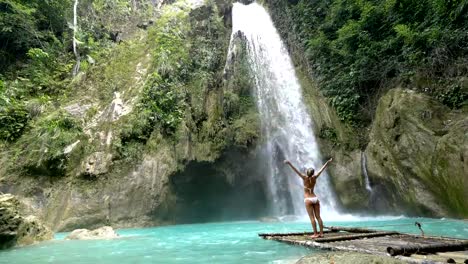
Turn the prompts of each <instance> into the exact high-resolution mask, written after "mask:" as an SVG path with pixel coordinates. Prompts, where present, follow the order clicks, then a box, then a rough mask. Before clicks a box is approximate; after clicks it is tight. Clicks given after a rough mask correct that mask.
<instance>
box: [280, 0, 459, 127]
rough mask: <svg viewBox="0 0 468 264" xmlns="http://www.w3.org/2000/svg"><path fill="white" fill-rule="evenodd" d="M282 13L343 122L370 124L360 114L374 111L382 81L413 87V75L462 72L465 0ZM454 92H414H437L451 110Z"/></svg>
mask: <svg viewBox="0 0 468 264" xmlns="http://www.w3.org/2000/svg"><path fill="white" fill-rule="evenodd" d="M272 1H273V0H272ZM276 2H277V1H276ZM286 12H288V13H289V16H290V17H291V19H292V23H293V25H294V30H295V32H296V34H297V35H298V37H299V40H300V44H301V45H302V47H303V48H304V50H305V51H306V56H307V61H308V64H309V65H311V66H312V70H313V72H314V74H315V75H316V77H317V79H318V80H319V81H320V82H321V89H322V90H323V92H324V94H325V95H326V96H327V97H329V98H330V99H331V104H332V105H333V106H334V107H335V108H336V110H337V112H338V115H339V116H340V117H341V119H342V120H345V121H348V122H350V123H353V124H359V123H362V122H364V123H365V122H367V121H369V120H370V117H369V116H365V113H366V111H362V109H366V108H372V107H375V105H372V104H371V103H369V102H375V100H373V97H374V96H378V95H379V94H380V90H381V89H385V88H386V87H387V84H389V83H393V84H394V83H395V82H397V83H398V82H399V83H401V84H403V85H406V86H408V87H415V85H416V83H415V76H424V78H428V79H432V80H433V81H434V83H437V82H444V80H447V79H456V77H457V76H466V74H467V71H468V70H467V67H466V66H463V65H464V64H466V58H467V55H468V45H467V44H466V43H468V2H467V1H445V0H422V1H419V0H418V1H416V0H400V1H397V0H385V1H383V0H382V1H375V0H333V1H330V0H318V1H307V0H300V1H298V2H297V3H296V4H295V3H292V4H288V5H287V10H286ZM461 58H463V59H461ZM460 61H461V62H462V63H460ZM463 61H465V62H463ZM459 86H460V85H459V83H451V84H449V85H446V86H444V87H445V88H442V89H446V91H445V92H441V91H440V89H432V88H431V89H422V91H436V90H437V92H436V93H431V95H433V96H435V97H436V98H438V99H440V100H441V102H442V103H444V104H447V105H448V106H450V107H459V106H460V105H461V102H462V101H464V100H466V97H467V93H466V91H462V90H463V89H459V88H456V87H459Z"/></svg>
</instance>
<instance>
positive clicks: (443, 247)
mask: <svg viewBox="0 0 468 264" xmlns="http://www.w3.org/2000/svg"><path fill="white" fill-rule="evenodd" d="M466 249H468V241H463V242H458V243H438V244H432V245H422V246H418V245H414V246H404V247H387V252H388V254H390V255H391V256H397V255H411V254H414V253H420V252H424V253H436V252H445V251H463V250H466Z"/></svg>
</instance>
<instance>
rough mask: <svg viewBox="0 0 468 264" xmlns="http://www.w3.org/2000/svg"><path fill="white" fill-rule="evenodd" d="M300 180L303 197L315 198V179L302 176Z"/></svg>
mask: <svg viewBox="0 0 468 264" xmlns="http://www.w3.org/2000/svg"><path fill="white" fill-rule="evenodd" d="M301 178H302V181H303V182H304V197H315V196H316V195H315V193H314V188H315V184H316V183H317V177H315V176H312V177H307V176H305V175H303V176H302V177H301Z"/></svg>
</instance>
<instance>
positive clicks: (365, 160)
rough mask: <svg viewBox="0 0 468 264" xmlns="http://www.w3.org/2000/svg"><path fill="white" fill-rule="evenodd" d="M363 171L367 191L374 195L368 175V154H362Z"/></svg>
mask: <svg viewBox="0 0 468 264" xmlns="http://www.w3.org/2000/svg"><path fill="white" fill-rule="evenodd" d="M361 169H362V174H363V175H364V182H365V184H366V190H367V191H368V192H370V193H372V187H371V186H370V181H369V174H368V173H367V157H366V153H364V152H361Z"/></svg>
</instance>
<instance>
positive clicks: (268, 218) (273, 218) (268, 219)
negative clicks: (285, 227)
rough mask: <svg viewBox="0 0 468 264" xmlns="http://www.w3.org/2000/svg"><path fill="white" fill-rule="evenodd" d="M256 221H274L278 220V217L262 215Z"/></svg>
mask: <svg viewBox="0 0 468 264" xmlns="http://www.w3.org/2000/svg"><path fill="white" fill-rule="evenodd" d="M258 221H260V222H263V223H276V222H279V221H280V219H279V218H278V217H270V216H264V217H260V218H259V219H258Z"/></svg>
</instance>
